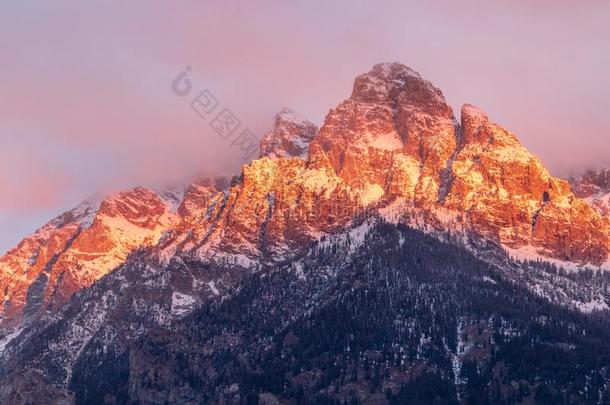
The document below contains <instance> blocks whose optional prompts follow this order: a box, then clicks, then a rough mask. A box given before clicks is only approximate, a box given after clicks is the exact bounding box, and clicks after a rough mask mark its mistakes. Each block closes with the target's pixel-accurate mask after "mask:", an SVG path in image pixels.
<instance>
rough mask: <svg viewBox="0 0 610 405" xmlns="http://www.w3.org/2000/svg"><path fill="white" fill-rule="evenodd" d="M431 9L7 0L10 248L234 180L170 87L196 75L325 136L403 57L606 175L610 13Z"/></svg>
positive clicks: (2, 139) (250, 120)
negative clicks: (116, 206)
mask: <svg viewBox="0 0 610 405" xmlns="http://www.w3.org/2000/svg"><path fill="white" fill-rule="evenodd" d="M419 3H421V2H419ZM426 3H427V4H425V5H422V4H417V2H408V1H387V2H383V3H382V2H378V1H370V2H367V1H353V0H352V1H334V2H329V1H318V0H315V1H291V2H286V1H270V0H267V1H265V0H263V1H257V2H252V1H233V2H221V1H216V2H211V1H203V0H197V1H181V2H168V1H151V0H140V1H130V2H124V1H87V2H83V1H76V0H74V1H46V2H44V1H40V2H30V1H24V2H2V3H1V4H0V55H1V56H0V57H1V58H2V60H1V64H0V66H2V74H1V75H0V229H1V232H0V252H1V251H4V250H6V249H8V248H10V247H12V246H14V245H15V244H16V243H17V242H18V240H20V239H21V238H22V237H23V236H25V235H26V234H28V233H30V232H31V231H33V230H34V229H36V228H37V227H38V226H39V225H42V223H43V222H46V220H48V219H50V218H51V217H52V216H54V215H55V214H58V213H60V212H61V211H63V210H65V209H68V208H71V207H72V206H74V205H75V204H76V203H78V202H80V201H81V200H83V199H84V198H86V197H87V196H89V195H91V194H93V193H95V192H96V191H98V190H109V189H116V188H121V187H128V186H130V185H136V184H153V183H159V182H168V181H175V180H176V179H180V178H183V177H185V176H187V175H189V174H192V173H195V172H204V173H218V172H223V173H235V172H237V171H238V168H239V165H240V163H241V162H242V160H243V158H242V157H241V156H240V153H239V150H237V149H236V148H232V147H231V146H230V145H229V143H228V142H225V141H223V140H222V139H220V138H219V137H218V136H217V135H216V134H214V133H213V132H211V131H210V130H209V127H208V122H206V121H202V120H200V119H199V118H198V117H197V116H196V115H195V114H194V113H193V111H192V110H191V109H190V108H189V106H188V102H187V101H185V100H184V99H181V98H178V97H176V96H175V95H174V94H172V92H171V90H170V83H171V81H172V79H173V78H174V77H175V76H176V74H177V73H178V72H180V71H181V70H182V69H184V68H185V67H186V66H191V67H192V69H193V71H192V79H193V85H194V87H195V88H196V89H203V88H208V89H210V90H211V91H212V92H213V93H214V95H215V96H216V97H217V98H218V99H219V101H220V103H221V105H222V106H224V107H228V108H230V109H231V110H232V111H233V112H234V113H235V114H236V115H237V116H238V117H239V119H240V120H241V121H242V124H243V127H246V128H249V129H250V130H252V131H253V132H254V133H256V134H258V135H262V133H263V132H264V131H265V130H267V129H268V128H269V126H270V125H271V123H272V120H273V115H274V113H275V112H277V111H279V110H280V109H281V108H282V107H284V106H287V107H290V108H292V109H294V110H296V111H298V112H300V113H301V114H303V115H305V116H307V117H308V118H309V119H311V120H312V121H314V122H317V123H321V122H322V120H323V119H324V116H325V114H326V112H327V111H328V109H329V108H331V107H333V106H334V105H336V104H337V103H338V102H339V101H341V100H342V99H344V98H346V97H347V96H348V95H349V93H350V91H351V85H352V81H353V78H354V76H356V75H357V74H359V73H362V72H365V71H367V70H368V69H370V67H371V66H372V65H373V64H375V63H378V62H383V61H400V62H403V63H405V64H407V65H409V66H410V67H412V68H413V69H415V70H417V71H419V72H420V73H421V74H422V75H423V76H424V77H426V78H428V79H429V80H431V81H432V82H433V83H434V84H435V85H436V86H438V87H439V88H441V89H442V90H443V92H444V93H445V96H446V97H447V99H448V101H449V102H450V103H451V105H453V106H454V108H455V109H458V108H459V106H460V105H461V104H463V103H465V102H469V103H473V104H476V105H478V106H480V107H482V108H483V109H485V110H486V111H487V112H488V113H489V115H490V117H491V118H492V119H493V120H495V121H496V122H498V123H500V124H502V125H504V126H506V127H508V128H509V129H511V130H512V131H514V132H515V133H517V135H518V136H519V137H520V139H521V140H522V141H523V143H524V144H525V145H526V146H527V147H529V148H530V149H531V150H532V151H534V152H535V153H537V154H538V155H539V156H541V157H542V159H543V160H544V161H545V162H546V164H547V165H548V166H549V168H550V169H551V170H552V171H553V172H554V173H556V174H559V175H564V174H566V173H569V172H571V171H575V170H580V169H582V168H584V167H589V166H597V165H608V164H610V146H609V145H610V144H609V143H608V141H607V140H608V134H610V114H608V113H607V112H606V111H605V109H606V108H607V107H608V106H609V105H610V76H609V75H608V74H607V71H608V66H610V43H609V41H608V40H607V39H608V38H610V25H609V24H608V21H609V20H610V3H608V2H602V1H599V2H598V1H589V2H580V4H576V2H563V1H537V2H529V1H528V2H525V1H522V2H515V1H511V2H508V1H507V2H494V3H495V4H494V5H489V4H488V3H487V2H482V1H481V2H453V1H442V2H426ZM458 3H459V4H458ZM532 3H535V4H532Z"/></svg>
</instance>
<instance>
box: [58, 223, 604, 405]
mask: <svg viewBox="0 0 610 405" xmlns="http://www.w3.org/2000/svg"><path fill="white" fill-rule="evenodd" d="M540 267H543V266H540ZM548 270H551V268H549V269H548ZM539 271H542V270H539ZM236 285H237V287H236V288H234V289H232V290H231V291H230V292H229V293H228V295H226V296H225V297H224V298H222V299H216V300H211V301H208V302H207V303H205V304H203V305H202V306H201V307H200V308H199V309H198V310H196V311H195V312H194V313H192V314H191V315H190V316H187V317H186V318H184V319H181V320H180V321H177V322H174V323H171V324H169V325H167V326H159V327H154V328H150V329H148V330H146V332H145V333H143V334H140V335H139V336H138V337H137V338H134V339H133V340H132V341H130V343H129V344H127V345H115V342H114V341H113V336H108V334H98V335H96V336H95V337H94V338H93V339H92V340H91V341H90V342H89V343H88V344H87V346H86V348H85V350H84V351H83V352H82V353H81V355H80V356H79V358H78V361H77V362H76V364H75V365H74V368H73V371H72V374H71V378H70V380H69V388H70V390H71V391H72V392H73V393H74V399H75V400H76V402H77V403H103V402H110V403H238V404H239V403H243V404H257V403H265V404H274V403H292V404H305V403H314V404H316V403H317V404H344V403H347V404H356V403H379V404H383V403H390V404H454V403H460V402H463V403H469V404H503V403H505V404H515V403H540V404H563V403H565V404H573V403H583V404H584V403H610V389H609V388H608V386H607V382H608V380H609V377H610V374H609V370H608V367H609V366H610V346H608V345H607V341H608V339H609V338H610V324H609V323H608V321H607V320H606V319H607V317H606V316H601V315H599V314H597V315H596V314H591V315H584V314H582V313H579V312H575V311H571V310H568V309H566V308H565V307H559V306H555V305H552V304H550V303H549V302H548V301H547V300H544V299H542V298H539V297H538V296H536V295H534V294H532V293H531V292H530V291H529V290H528V289H526V288H524V287H523V286H522V285H521V284H520V282H519V281H518V280H515V279H511V278H510V277H507V276H506V274H505V273H504V272H502V271H501V270H499V269H498V268H497V267H495V266H492V265H490V264H488V263H486V262H484V261H481V260H479V259H477V258H476V257H475V256H473V255H472V254H471V253H469V252H468V251H466V250H465V249H463V248H461V247H457V246H455V245H454V244H449V243H444V242H439V241H438V240H437V239H435V238H433V237H431V236H427V235H425V234H423V233H421V232H418V231H414V230H412V229H409V228H406V227H403V226H398V227H396V226H394V225H390V224H385V223H381V224H378V225H376V226H374V228H373V229H372V230H371V231H370V232H369V233H368V234H367V236H366V238H365V240H364V242H363V243H361V244H357V243H355V242H354V241H352V240H351V239H350V237H349V236H348V237H347V238H346V239H343V240H341V241H339V242H336V241H334V242H332V241H323V242H322V243H320V244H318V245H314V246H312V248H311V249H310V251H309V253H308V254H307V255H306V256H305V257H303V258H302V259H300V260H299V261H297V262H294V263H287V264H285V265H281V266H278V267H273V268H267V269H261V270H260V271H259V272H257V273H255V274H252V275H248V276H246V277H245V278H244V279H243V280H242V281H241V283H239V284H236ZM115 327H117V328H120V327H121V326H119V325H115ZM123 327H124V328H128V327H129V325H128V323H125V324H124V325H123ZM275 401H277V402H275Z"/></svg>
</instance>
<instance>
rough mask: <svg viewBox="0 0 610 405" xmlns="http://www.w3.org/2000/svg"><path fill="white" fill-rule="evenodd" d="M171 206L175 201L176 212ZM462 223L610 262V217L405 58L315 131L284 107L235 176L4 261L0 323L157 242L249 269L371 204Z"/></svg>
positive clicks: (382, 70) (77, 219) (62, 223)
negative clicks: (255, 154)
mask: <svg viewBox="0 0 610 405" xmlns="http://www.w3.org/2000/svg"><path fill="white" fill-rule="evenodd" d="M172 206H175V207H177V208H172ZM377 209H383V210H385V211H386V212H392V215H394V216H396V217H397V218H398V219H399V221H404V222H406V223H410V224H413V223H421V222H418V221H417V220H416V221H415V222H414V218H419V219H423V222H424V223H425V227H426V228H432V229H437V230H447V229H450V230H458V231H462V232H468V233H473V234H477V235H479V236H481V237H483V238H486V239H490V240H492V241H495V242H497V243H499V244H501V245H503V246H505V247H506V248H508V249H510V250H511V252H515V254H517V255H524V256H528V257H542V258H545V257H546V258H550V259H555V260H559V261H564V262H566V263H573V264H576V265H586V264H588V265H591V266H594V267H598V266H602V265H604V263H606V262H607V261H608V253H609V249H610V247H609V232H610V218H609V217H608V216H607V215H604V212H603V211H600V210H599V209H596V208H593V207H591V206H590V205H589V204H588V203H587V202H586V201H583V200H582V199H579V198H577V197H576V196H575V195H574V194H573V193H572V191H571V188H570V185H569V184H568V182H567V181H564V180H561V179H558V178H555V177H553V176H552V175H550V174H549V172H548V170H546V169H545V167H544V166H543V164H542V162H541V161H540V160H539V159H538V158H537V157H536V156H534V155H533V154H531V153H529V152H528V151H527V150H526V149H525V148H524V147H523V146H522V145H521V144H520V143H519V141H518V139H517V138H516V136H515V135H514V134H512V133H511V132H509V131H508V130H506V129H504V128H502V127H500V126H499V125H497V124H494V123H493V122H491V121H490V120H489V119H488V117H487V116H486V114H485V113H484V112H483V111H481V110H480V109H478V108H476V107H474V106H471V105H464V107H463V108H462V110H461V112H460V117H459V120H458V119H456V118H455V117H454V113H453V111H452V109H451V108H450V107H449V105H448V104H447V103H446V101H445V99H444V96H443V94H442V92H441V91H440V90H439V89H437V88H436V87H434V86H433V85H432V84H431V83H430V82H428V81H426V80H425V79H423V78H422V77H421V76H420V75H419V74H418V73H416V72H415V71H413V70H411V69H409V68H408V67H406V66H404V65H401V64H398V63H393V64H380V65H376V66H375V67H373V69H372V70H371V71H370V72H368V73H366V74H363V75H360V76H358V77H357V78H356V80H355V82H354V87H353V92H352V94H351V96H350V97H349V98H348V99H347V100H345V101H343V102H342V103H340V104H339V105H338V106H337V107H336V108H334V109H333V110H331V111H330V112H329V114H328V116H327V117H326V119H325V121H324V124H323V125H322V127H321V128H320V129H319V130H318V129H317V128H316V127H315V126H314V125H313V124H311V123H309V122H308V121H306V120H304V119H301V118H299V117H297V116H296V115H295V114H294V113H292V112H290V111H288V110H284V111H282V112H281V113H280V114H278V116H277V119H276V126H275V128H274V129H273V130H272V131H271V132H270V133H269V134H268V135H267V136H265V138H264V139H263V142H262V145H261V157H260V158H259V159H257V160H254V161H253V162H251V163H249V164H247V165H244V167H243V169H242V172H241V174H240V175H239V176H236V177H235V178H234V179H233V180H232V182H231V183H230V184H224V183H222V182H216V181H202V182H196V183H193V184H192V185H190V186H189V187H187V188H186V189H185V190H184V192H183V193H180V195H171V196H169V195H160V194H158V193H155V192H153V191H151V190H147V189H144V188H136V189H134V190H130V191H126V192H123V193H119V194H117V195H115V196H111V197H108V198H105V199H103V200H102V202H101V203H100V204H99V206H98V205H96V204H92V203H85V204H83V205H81V206H79V207H78V208H76V209H74V210H72V211H69V212H68V213H66V214H63V215H62V216H60V217H58V218H57V219H55V220H53V221H52V222H50V223H49V224H47V225H46V226H44V227H43V228H41V229H40V230H39V231H37V232H36V233H35V234H34V235H32V236H31V237H29V238H26V239H25V240H24V241H22V242H21V243H20V244H19V246H18V247H17V248H16V249H14V250H12V251H11V252H9V253H8V254H7V255H6V256H4V257H3V258H2V259H0V288H1V290H0V291H1V293H2V294H1V295H0V300H1V301H0V311H1V312H0V314H1V317H2V318H1V320H0V325H1V326H2V327H11V328H12V327H14V326H16V325H18V324H19V323H20V322H21V321H22V320H23V319H24V317H25V318H26V319H27V318H29V317H30V316H31V315H32V316H33V315H37V314H41V313H44V312H46V311H48V310H50V311H54V310H56V309H57V308H58V307H59V306H61V305H62V304H64V303H65V302H67V300H68V299H69V298H70V296H71V295H72V294H73V293H74V292H76V291H78V290H80V289H82V288H86V287H89V286H90V285H91V284H92V283H94V282H95V281H96V280H98V279H100V278H101V277H103V276H105V275H106V274H108V273H109V272H111V271H112V270H113V269H115V268H116V267H117V266H119V265H121V264H122V263H124V261H125V260H126V259H127V257H128V256H129V254H130V253H132V252H133V251H135V250H137V249H140V248H144V247H147V246H156V247H157V248H156V249H155V250H154V254H155V256H156V258H157V259H158V260H159V261H160V262H161V263H165V264H167V263H169V262H170V261H171V260H172V258H173V257H176V256H180V257H189V258H190V259H193V260H201V261H206V262H210V263H216V264H218V265H221V266H239V267H242V268H253V267H255V266H257V265H258V264H260V263H272V262H277V261H283V260H288V259H290V258H291V257H293V256H294V255H296V254H297V253H298V252H299V251H300V250H302V249H303V247H304V246H306V245H308V244H309V243H312V242H314V241H316V240H319V239H320V238H321V237H323V236H324V235H328V234H332V233H334V232H337V231H340V230H342V229H345V228H346V227H347V226H349V225H350V224H351V223H352V221H353V219H354V218H355V217H359V216H360V215H366V214H367V212H370V211H371V210H377Z"/></svg>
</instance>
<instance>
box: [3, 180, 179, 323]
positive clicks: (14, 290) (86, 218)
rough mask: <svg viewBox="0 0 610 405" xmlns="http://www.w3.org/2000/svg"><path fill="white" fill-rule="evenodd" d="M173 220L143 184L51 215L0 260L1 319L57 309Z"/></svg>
mask: <svg viewBox="0 0 610 405" xmlns="http://www.w3.org/2000/svg"><path fill="white" fill-rule="evenodd" d="M174 221H175V215H174V214H173V213H171V212H170V209H169V205H168V203H167V202H165V201H163V200H162V199H161V198H160V197H159V196H158V195H157V194H156V193H154V192H153V191H150V190H147V189H145V188H136V189H133V190H130V191H126V192H121V193H118V194H116V195H113V196H109V197H107V198H104V199H103V200H102V201H101V202H99V203H98V202H94V201H89V202H86V203H83V204H82V205H80V206H79V207H77V208H75V209H74V210H71V211H69V212H67V213H65V214H63V215H61V216H60V217H58V218H56V219H54V220H53V221H51V222H49V223H48V224H47V225H45V226H44V227H42V228H41V229H40V230H38V231H37V232H36V233H34V234H33V235H32V236H30V237H28V238H26V239H24V240H23V241H22V242H21V243H20V244H19V245H18V246H17V247H16V248H15V249H13V250H12V251H10V252H9V253H7V254H6V255H5V256H4V257H3V258H2V259H0V275H1V277H0V291H1V292H2V296H0V298H1V300H0V304H1V305H0V308H1V309H2V312H1V316H2V323H3V324H4V325H11V324H14V323H16V322H19V321H21V319H22V318H23V317H24V316H25V317H26V318H27V317H28V316H30V315H36V314H38V313H40V312H45V311H47V310H55V309H57V308H58V307H59V306H61V305H62V304H64V303H65V302H66V300H67V299H69V298H70V297H71V296H72V294H74V292H76V291H78V290H80V289H82V288H85V287H88V286H90V285H91V284H92V283H93V282H95V281H96V280H98V279H99V278H100V277H102V276H104V275H105V274H107V273H108V272H110V271H111V270H113V269H114V268H116V267H117V266H119V265H120V264H122V263H123V262H124V261H125V259H127V256H128V255H129V253H131V252H132V251H133V250H135V249H137V248H140V247H144V246H150V245H153V244H156V243H157V242H158V241H159V239H160V237H161V236H162V234H163V232H165V230H166V229H168V228H169V227H171V225H172V223H173V222H174Z"/></svg>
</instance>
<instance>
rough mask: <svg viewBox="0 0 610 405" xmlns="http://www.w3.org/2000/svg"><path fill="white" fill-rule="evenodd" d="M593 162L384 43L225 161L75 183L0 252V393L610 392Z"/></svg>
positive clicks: (430, 396) (454, 398)
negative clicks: (166, 178) (169, 178)
mask: <svg viewBox="0 0 610 405" xmlns="http://www.w3.org/2000/svg"><path fill="white" fill-rule="evenodd" d="M606 174H607V172H606ZM600 179H601V180H600ZM606 180H607V176H606ZM604 184H605V186H604ZM607 184H608V183H607V182H606V183H604V181H603V175H599V176H597V175H591V176H588V177H587V176H583V177H582V178H579V180H578V181H575V180H572V186H571V185H570V183H569V182H568V181H567V180H562V179H559V178H556V177H553V176H552V175H551V174H550V173H549V172H548V170H547V169H546V168H545V167H544V165H543V164H542V162H541V161H540V159H538V158H537V157H536V156H535V155H533V154H531V153H530V152H529V151H528V150H527V149H526V148H525V147H524V146H523V145H521V143H520V142H519V141H518V139H517V137H516V136H515V135H514V134H512V133H511V132H510V131H508V130H506V129H504V128H502V127H501V126H499V125H497V124H495V123H493V122H492V121H490V119H489V118H488V117H487V115H486V114H485V113H484V112H483V111H482V110H481V109H479V108H477V107H474V106H472V105H469V104H466V105H464V106H463V107H462V109H461V111H460V117H459V119H457V118H456V117H455V116H454V113H453V111H452V109H451V108H450V107H449V105H448V104H447V103H446V101H445V99H444V96H443V94H442V92H441V91H440V90H439V89H437V88H436V87H434V86H433V85H432V84H431V83H430V82H428V81H427V80H425V79H423V78H422V77H421V76H420V75H419V74H418V73H417V72H415V71H413V70H411V69H410V68H408V67H406V66H404V65H401V64H398V63H393V64H380V65H376V66H374V67H373V69H372V70H371V71H370V72H368V73H365V74H362V75H360V76H358V77H357V78H356V80H355V82H354V87H353V91H352V94H351V96H350V97H349V98H348V99H346V100H345V101H343V102H341V103H340V104H339V105H338V106H337V107H336V108H334V109H332V110H331V111H330V112H329V114H328V115H327V117H326V119H325V121H324V123H323V125H322V126H321V127H320V128H319V129H318V128H317V127H316V126H315V125H313V124H311V123H310V122H308V121H307V120H305V119H303V118H300V117H298V116H297V115H296V114H295V113H294V112H292V111H290V110H283V111H281V112H280V113H279V114H278V115H277V116H276V121H275V126H274V128H273V129H272V130H271V131H270V132H269V133H268V134H267V135H265V137H264V138H263V140H262V142H261V154H260V157H259V158H258V159H256V160H254V161H252V162H250V163H249V164H246V165H244V166H243V168H242V170H241V173H240V175H239V176H236V177H234V178H233V179H232V180H231V181H230V182H229V181H224V180H222V179H202V180H197V181H195V182H193V183H192V184H189V185H188V186H186V187H184V188H181V189H180V190H172V191H171V192H156V191H153V190H149V189H146V188H135V189H133V190H129V191H125V192H121V193H117V194H114V195H110V196H106V197H103V198H101V199H99V201H93V200H92V201H88V202H86V203H84V204H82V205H81V206H79V207H77V208H76V209H74V210H72V211H69V212H67V213H65V214H63V215H61V216H60V217H58V218H56V219H54V220H53V221H51V222H50V223H49V224H47V225H45V226H44V227H43V228H41V229H40V230H39V231H37V232H36V233H35V234H34V235H32V236H31V237H29V238H26V239H25V240H24V241H22V242H21V243H20V244H19V246H18V247H17V248H16V249H14V250H12V251H11V252H9V253H8V254H7V255H6V256H5V257H3V258H2V259H0V287H1V288H2V291H3V292H4V296H3V297H2V302H1V303H2V307H0V308H2V318H0V328H1V329H2V330H4V334H5V336H4V338H2V339H0V357H1V358H2V361H0V364H1V365H0V387H2V388H1V389H0V401H1V402H3V403H27V402H34V403H36V402H40V401H42V400H44V401H46V402H51V403H53V402H54V403H72V402H77V403H99V402H108V403H125V402H142V403H156V402H158V403H165V402H171V403H175V402H179V403H206V402H213V403H257V402H256V401H258V402H259V403H260V402H262V403H286V401H288V403H299V402H301V403H337V402H336V401H339V403H341V401H352V402H354V401H356V403H357V402H358V401H360V402H363V403H370V402H375V403H387V402H391V403H404V402H405V398H418V399H417V401H414V403H431V401H437V402H436V403H456V402H468V403H470V402H473V403H474V402H476V401H475V399H474V398H483V399H484V398H487V399H486V401H487V403H516V402H519V401H521V400H530V401H532V400H535V401H537V402H540V403H588V402H591V401H594V402H595V401H597V402H600V401H601V403H604V401H607V400H608V398H609V397H608V390H607V388H606V387H607V385H606V384H607V383H608V382H610V381H609V376H608V367H610V363H608V360H609V359H610V356H609V355H608V353H606V351H605V349H603V347H604V343H603V342H604V340H605V339H607V338H608V337H610V328H609V327H608V326H609V325H608V321H607V313H608V308H609V307H608V302H610V290H609V289H608V286H609V285H610V283H609V282H610V277H609V276H608V273H604V272H600V271H594V270H597V269H603V268H610V260H609V257H608V256H609V249H610V238H609V233H610V217H609V216H608V215H607V211H606V212H604V211H603V209H600V206H599V205H598V204H596V203H595V201H593V200H591V198H592V197H593V196H598V195H602V194H603V192H604V191H605V190H607V189H605V188H604V187H607ZM572 187H574V192H573V191H572ZM596 198H597V197H596ZM606 201H607V199H606ZM544 262H552V263H553V264H549V263H544ZM565 269H568V270H569V271H566V270H565ZM0 336H2V334H0ZM596 356H597V357H596ZM92 365H94V367H92ZM418 387H424V388H418ZM265 401H266V402H265ZM273 401H277V402H273ZM290 401H291V402H290ZM333 401H335V402H333ZM426 401H428V402H426ZM481 401H482V403H485V400H481ZM544 401H547V402H544Z"/></svg>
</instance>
